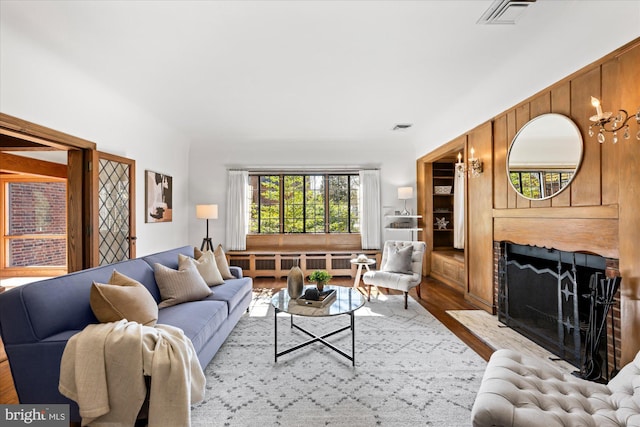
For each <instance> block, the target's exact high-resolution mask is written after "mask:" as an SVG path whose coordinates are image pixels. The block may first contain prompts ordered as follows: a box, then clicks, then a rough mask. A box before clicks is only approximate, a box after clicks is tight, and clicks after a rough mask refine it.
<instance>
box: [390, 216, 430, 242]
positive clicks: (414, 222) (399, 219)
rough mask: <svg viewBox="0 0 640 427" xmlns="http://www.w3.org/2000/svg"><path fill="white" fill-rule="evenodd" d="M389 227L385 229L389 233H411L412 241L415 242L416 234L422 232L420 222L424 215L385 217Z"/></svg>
mask: <svg viewBox="0 0 640 427" xmlns="http://www.w3.org/2000/svg"><path fill="white" fill-rule="evenodd" d="M384 217H385V219H386V220H387V225H386V226H385V227H384V229H385V230H388V231H410V232H411V239H412V240H415V237H414V233H415V232H419V231H422V230H423V229H422V228H420V227H418V220H419V219H420V218H422V215H385V216H384Z"/></svg>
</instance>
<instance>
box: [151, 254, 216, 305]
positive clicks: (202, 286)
mask: <svg viewBox="0 0 640 427" xmlns="http://www.w3.org/2000/svg"><path fill="white" fill-rule="evenodd" d="M153 269H154V272H155V276H156V282H157V283H158V288H159V289H160V296H161V297H162V302H160V304H158V307H159V308H163V307H170V306H172V305H176V304H180V303H183V302H187V301H197V300H201V299H203V298H206V297H207V296H209V295H211V293H212V291H211V289H209V286H207V284H206V282H205V281H204V279H203V278H202V276H200V273H198V270H197V269H196V267H195V266H194V265H191V266H189V267H188V268H185V269H183V270H174V269H172V268H169V267H165V266H164V265H162V264H158V263H156V264H154V266H153Z"/></svg>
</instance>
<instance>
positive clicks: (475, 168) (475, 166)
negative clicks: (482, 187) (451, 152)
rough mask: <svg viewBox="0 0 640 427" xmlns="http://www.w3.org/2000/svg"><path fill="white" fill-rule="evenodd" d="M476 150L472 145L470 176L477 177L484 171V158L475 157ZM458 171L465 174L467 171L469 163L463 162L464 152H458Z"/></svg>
mask: <svg viewBox="0 0 640 427" xmlns="http://www.w3.org/2000/svg"><path fill="white" fill-rule="evenodd" d="M474 154H475V150H474V149H473V147H471V157H469V176H471V177H473V178H475V177H477V176H480V174H481V173H482V160H480V159H476V158H475V157H474ZM455 168H456V173H457V174H463V173H465V172H466V171H467V165H465V164H464V163H463V162H462V153H458V163H456V164H455Z"/></svg>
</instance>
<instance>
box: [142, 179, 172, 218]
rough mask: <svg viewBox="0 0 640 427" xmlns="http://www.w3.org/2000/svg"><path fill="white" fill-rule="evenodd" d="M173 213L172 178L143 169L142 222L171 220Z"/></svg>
mask: <svg viewBox="0 0 640 427" xmlns="http://www.w3.org/2000/svg"><path fill="white" fill-rule="evenodd" d="M172 215H173V178H171V177H170V176H169V175H165V174H162V173H158V172H153V171H149V170H148V171H145V216H144V218H145V219H144V222H171V220H172Z"/></svg>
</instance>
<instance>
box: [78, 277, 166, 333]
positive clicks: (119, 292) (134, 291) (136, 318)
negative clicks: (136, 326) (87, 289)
mask: <svg viewBox="0 0 640 427" xmlns="http://www.w3.org/2000/svg"><path fill="white" fill-rule="evenodd" d="M89 304H90V305H91V310H93V314H95V316H96V318H97V319H98V320H99V321H100V322H102V323H107V322H117V321H119V320H122V319H127V320H129V321H132V322H138V323H141V324H143V325H147V326H153V325H155V324H156V321H157V320H158V304H157V303H156V302H155V300H154V299H153V297H152V296H151V294H150V293H149V291H148V290H147V288H145V287H144V286H142V284H140V282H138V281H137V280H133V279H131V278H129V277H127V276H125V275H124V274H121V273H118V271H117V270H113V273H112V274H111V278H110V279H109V283H98V282H93V285H91V293H90V297H89Z"/></svg>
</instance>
